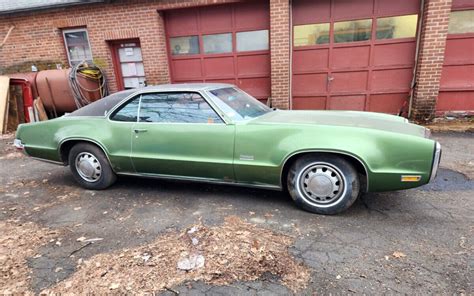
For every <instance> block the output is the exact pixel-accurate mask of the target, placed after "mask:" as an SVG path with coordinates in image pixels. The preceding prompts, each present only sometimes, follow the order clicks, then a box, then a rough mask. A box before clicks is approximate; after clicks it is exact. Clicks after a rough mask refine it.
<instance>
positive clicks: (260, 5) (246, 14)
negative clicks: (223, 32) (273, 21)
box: [235, 2, 270, 30]
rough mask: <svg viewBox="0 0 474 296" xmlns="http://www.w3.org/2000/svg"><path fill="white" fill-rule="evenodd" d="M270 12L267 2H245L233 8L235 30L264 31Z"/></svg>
mask: <svg viewBox="0 0 474 296" xmlns="http://www.w3.org/2000/svg"><path fill="white" fill-rule="evenodd" d="M269 10H270V8H269V6H268V3H267V2H247V3H242V4H239V5H236V6H235V26H236V28H237V30H244V29H255V28H261V29H266V28H268V27H269V24H270V14H269V13H268V12H269Z"/></svg>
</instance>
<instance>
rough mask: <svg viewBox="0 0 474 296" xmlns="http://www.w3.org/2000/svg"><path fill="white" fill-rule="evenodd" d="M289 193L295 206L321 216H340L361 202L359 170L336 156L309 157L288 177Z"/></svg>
mask: <svg viewBox="0 0 474 296" xmlns="http://www.w3.org/2000/svg"><path fill="white" fill-rule="evenodd" d="M287 182H288V192H289V193H290V195H291V197H292V198H293V200H294V201H295V203H296V204H297V205H298V206H299V207H301V208H303V209H305V210H307V211H310V212H313V213H317V214H327V215H331V214H337V213H340V212H342V211H344V210H346V209H347V208H349V207H350V206H351V205H352V204H353V203H354V202H355V200H356V199H357V196H358V195H359V191H360V181H359V178H358V174H357V171H356V169H355V168H354V167H353V166H352V165H351V164H350V163H349V162H348V161H346V160H345V159H343V158H341V157H338V156H333V155H306V156H303V157H301V158H299V159H297V160H296V161H295V163H294V164H293V165H292V167H291V168H290V170H289V173H288V180H287Z"/></svg>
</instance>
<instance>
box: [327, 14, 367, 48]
mask: <svg viewBox="0 0 474 296" xmlns="http://www.w3.org/2000/svg"><path fill="white" fill-rule="evenodd" d="M371 34H372V20H371V19H366V20H357V21H347V22H337V23H334V42H336V43H341V42H354V41H366V40H369V39H370V35H371Z"/></svg>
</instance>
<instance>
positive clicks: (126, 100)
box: [106, 90, 232, 125]
mask: <svg viewBox="0 0 474 296" xmlns="http://www.w3.org/2000/svg"><path fill="white" fill-rule="evenodd" d="M151 93H197V94H199V95H200V96H201V97H202V98H203V99H204V101H206V102H207V103H208V104H209V107H211V109H212V110H213V111H214V112H215V113H216V114H217V116H218V117H219V118H220V119H221V120H222V123H191V122H146V123H151V124H205V125H214V124H226V125H229V124H232V122H230V121H229V120H228V119H227V118H225V117H224V116H223V115H222V114H221V113H223V112H222V111H221V110H220V109H219V108H218V107H217V106H215V105H214V102H212V100H211V99H210V98H209V97H208V96H207V94H206V92H205V91H196V90H192V91H188V90H179V91H178V90H174V91H173V90H172V91H159V90H137V92H134V93H132V94H130V95H129V96H128V97H126V98H125V99H123V100H122V101H120V102H119V103H118V104H117V105H115V106H114V107H113V108H112V109H110V111H109V112H108V113H107V116H106V118H107V120H108V121H112V122H118V123H145V122H140V118H139V117H137V121H117V120H113V119H112V118H111V116H112V114H114V112H115V111H116V110H117V109H118V108H120V107H121V106H123V105H124V104H126V103H127V102H128V101H129V100H131V99H133V98H135V97H136V96H138V95H139V96H140V98H139V100H140V103H139V105H141V99H142V98H141V97H142V96H143V95H145V94H151ZM139 114H140V106H139V108H138V115H139Z"/></svg>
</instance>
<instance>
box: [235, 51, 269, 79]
mask: <svg viewBox="0 0 474 296" xmlns="http://www.w3.org/2000/svg"><path fill="white" fill-rule="evenodd" d="M237 69H238V71H237V74H238V75H270V57H269V56H268V54H261V55H243V56H239V57H237Z"/></svg>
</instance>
